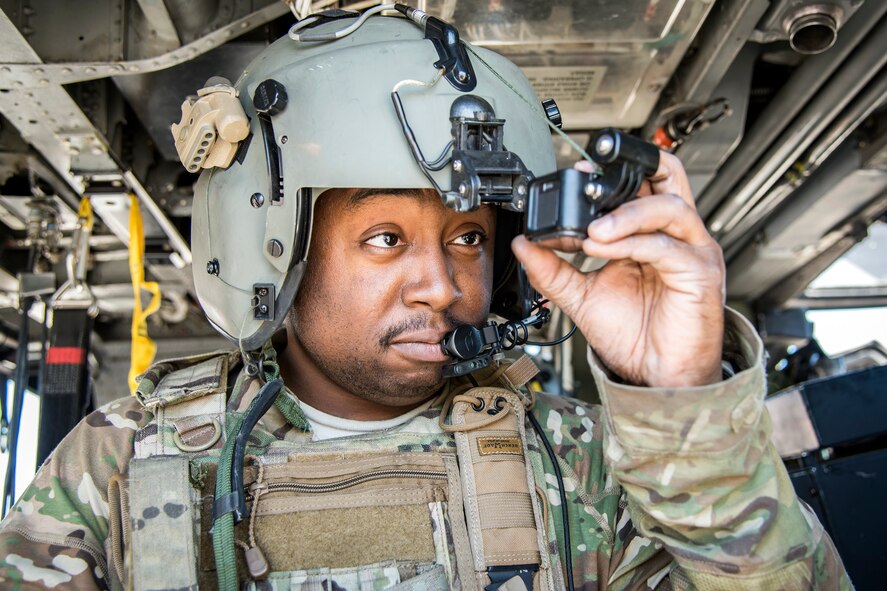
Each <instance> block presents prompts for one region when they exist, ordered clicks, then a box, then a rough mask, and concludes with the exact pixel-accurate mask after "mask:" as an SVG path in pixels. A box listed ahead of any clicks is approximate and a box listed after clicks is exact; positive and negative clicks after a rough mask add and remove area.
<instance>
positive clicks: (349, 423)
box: [299, 397, 439, 441]
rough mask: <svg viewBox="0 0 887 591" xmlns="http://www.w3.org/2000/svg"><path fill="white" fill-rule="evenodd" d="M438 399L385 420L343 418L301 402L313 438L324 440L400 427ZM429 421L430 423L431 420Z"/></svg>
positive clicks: (313, 439)
mask: <svg viewBox="0 0 887 591" xmlns="http://www.w3.org/2000/svg"><path fill="white" fill-rule="evenodd" d="M436 401H437V397H435V398H432V399H431V400H428V401H427V402H424V403H423V404H421V405H420V406H417V407H416V408H414V409H412V410H411V411H409V412H406V413H404V414H402V415H400V416H397V417H394V418H393V419H386V420H384V421H355V420H352V419H343V418H341V417H336V416H333V415H331V414H327V413H325V412H323V411H321V410H317V409H316V408H314V407H313V406H310V405H309V404H306V403H305V402H302V401H299V403H300V405H301V407H302V412H303V413H305V417H306V418H307V419H308V423H310V425H311V440H312V441H323V440H325V439H334V438H336V437H348V436H351V435H363V434H366V433H373V432H375V431H385V430H388V429H393V428H394V427H399V426H400V425H403V424H404V423H406V422H408V421H410V420H412V419H414V418H416V417H417V416H418V415H420V414H421V413H423V412H425V411H426V410H428V409H429V408H431V405H432V404H434V403H435V402H436ZM427 422H429V423H430V421H427ZM433 422H434V424H435V425H436V424H437V419H434V421H433ZM429 426H430V425H429ZM420 431H421V432H427V426H426V427H425V428H421V429H420ZM435 431H438V432H439V429H436V430H435Z"/></svg>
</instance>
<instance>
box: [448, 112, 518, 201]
mask: <svg viewBox="0 0 887 591" xmlns="http://www.w3.org/2000/svg"><path fill="white" fill-rule="evenodd" d="M450 122H451V123H452V133H453V156H452V176H451V179H452V182H451V184H450V188H451V190H450V191H449V192H448V193H446V194H445V195H444V199H445V204H446V206H447V207H450V208H452V209H455V210H456V211H471V210H473V209H477V208H478V207H480V205H481V203H495V204H497V205H501V206H502V207H504V208H505V209H508V210H510V211H516V212H520V211H523V209H524V204H525V198H526V195H527V185H528V184H529V182H530V180H531V179H532V178H533V175H532V173H531V172H530V171H529V170H527V167H526V166H524V163H523V162H522V161H521V159H520V157H519V156H518V155H517V154H515V153H513V152H510V151H508V150H507V149H506V148H505V145H504V143H503V132H504V126H505V120H504V119H497V118H496V114H495V112H494V111H493V107H492V106H491V105H490V104H489V103H488V102H487V101H485V100H484V99H482V98H480V97H478V96H474V95H464V96H460V97H459V98H457V99H456V100H455V101H453V105H452V107H451V108H450Z"/></svg>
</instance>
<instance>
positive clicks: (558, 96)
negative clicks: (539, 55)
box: [521, 66, 607, 112]
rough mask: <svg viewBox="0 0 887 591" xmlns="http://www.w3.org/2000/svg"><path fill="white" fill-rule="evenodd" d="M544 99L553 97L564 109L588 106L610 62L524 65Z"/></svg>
mask: <svg viewBox="0 0 887 591" xmlns="http://www.w3.org/2000/svg"><path fill="white" fill-rule="evenodd" d="M521 69H522V70H523V72H524V74H525V75H526V76H527V78H529V80H530V83H531V84H532V85H533V89H534V90H535V91H536V95H537V96H538V97H539V98H540V99H547V98H553V99H554V100H555V102H557V105H558V107H559V108H560V110H561V112H564V111H565V110H575V109H586V108H588V106H589V105H590V104H591V100H592V99H593V98H594V95H595V93H596V92H597V89H598V87H599V86H600V85H601V80H603V78H604V73H605V72H606V71H607V67H606V66H556V67H525V68H521Z"/></svg>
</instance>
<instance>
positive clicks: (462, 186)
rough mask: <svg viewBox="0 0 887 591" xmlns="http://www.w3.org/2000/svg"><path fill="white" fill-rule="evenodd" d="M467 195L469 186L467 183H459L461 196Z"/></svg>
mask: <svg viewBox="0 0 887 591" xmlns="http://www.w3.org/2000/svg"><path fill="white" fill-rule="evenodd" d="M466 193H468V185H466V184H465V183H459V194H460V195H465V194H466Z"/></svg>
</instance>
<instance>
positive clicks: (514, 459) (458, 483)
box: [109, 353, 564, 591]
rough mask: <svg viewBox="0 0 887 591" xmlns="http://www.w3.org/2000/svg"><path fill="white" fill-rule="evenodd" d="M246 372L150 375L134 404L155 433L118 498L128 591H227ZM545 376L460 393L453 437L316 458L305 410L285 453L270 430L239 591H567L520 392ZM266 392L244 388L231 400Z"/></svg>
mask: <svg viewBox="0 0 887 591" xmlns="http://www.w3.org/2000/svg"><path fill="white" fill-rule="evenodd" d="M237 362H238V360H237V354H236V353H232V354H225V355H214V356H203V357H198V358H192V359H190V360H187V361H184V362H183V361H179V362H178V363H173V364H167V365H166V367H164V365H163V364H160V365H158V366H155V368H152V370H149V373H150V372H152V371H153V372H155V374H154V375H151V376H150V377H151V381H150V382H148V387H147V388H140V396H139V397H140V400H141V402H142V404H143V405H144V406H145V408H147V409H148V410H150V411H151V412H152V413H153V415H154V419H153V421H152V422H151V423H150V424H149V425H147V426H146V427H144V428H143V429H141V430H140V431H138V432H137V434H136V436H135V444H134V456H133V459H132V461H131V462H130V464H129V471H128V480H127V481H122V480H121V481H118V482H116V483H112V487H111V494H110V495H109V496H110V497H111V498H110V499H109V504H110V507H111V519H110V530H111V531H110V540H111V542H110V546H111V548H110V552H109V554H110V555H109V558H111V559H113V564H114V570H116V574H117V577H118V578H119V580H120V584H121V586H122V587H124V588H133V589H146V590H149V589H150V590H156V589H198V588H200V589H213V588H216V581H217V578H216V571H215V569H216V564H215V558H214V555H213V545H212V539H211V531H210V530H211V527H212V523H213V516H212V505H213V493H214V484H215V479H216V474H215V472H216V467H217V464H218V458H219V453H220V448H221V445H222V434H223V433H224V426H225V422H226V419H227V416H229V415H227V412H226V407H230V406H231V404H230V403H229V397H228V394H227V390H228V384H227V379H228V373H229V369H232V368H234V367H235V364H236V363H237ZM535 373H536V369H535V366H533V364H532V362H531V361H530V360H529V358H524V359H522V360H520V361H518V362H516V363H514V364H512V365H511V366H508V367H502V368H500V370H499V371H497V372H491V375H487V376H486V377H485V379H481V380H480V381H479V383H480V385H479V386H474V387H469V386H467V385H462V384H455V383H453V384H450V385H449V386H448V388H451V389H452V391H451V392H450V394H449V395H447V396H445V400H446V402H445V404H444V408H443V409H441V410H440V414H441V416H442V417H443V419H441V420H440V423H439V427H440V428H443V430H444V432H443V433H441V432H440V430H441V429H440V428H437V426H438V417H430V416H426V414H427V413H425V414H423V415H420V416H419V417H416V418H415V419H412V420H411V421H409V422H408V423H406V424H405V425H400V426H398V427H396V428H394V429H391V430H388V431H383V432H375V433H372V434H367V435H359V436H353V437H345V438H338V439H331V440H325V441H319V442H313V441H311V435H310V432H308V430H307V421H305V420H304V415H300V411H298V407H297V406H296V405H293V406H294V409H295V411H296V416H288V417H287V419H288V421H289V423H290V424H296V426H298V427H301V428H300V429H292V428H288V429H287V430H286V435H285V436H284V437H283V438H282V439H281V438H280V437H279V436H278V435H279V434H276V433H272V432H268V431H267V430H265V429H264V427H262V426H261V424H260V427H259V428H257V429H255V430H254V432H253V433H252V434H251V436H250V444H249V447H248V454H249V455H248V456H247V462H248V463H247V466H246V467H245V470H244V473H245V477H244V486H245V487H246V490H247V493H246V494H247V512H248V516H247V517H246V518H245V519H243V521H241V522H240V523H239V524H238V525H237V526H236V528H235V540H236V544H237V546H238V547H239V549H238V551H237V553H236V555H237V558H236V560H237V562H238V565H237V571H238V574H239V577H240V583H241V585H240V586H241V589H250V590H252V589H261V590H275V591H276V590H290V589H299V590H310V591H313V590H315V589H316V590H318V591H321V590H322V591H331V590H333V589H342V590H346V591H357V590H364V589H373V590H375V589H392V590H396V591H417V590H428V591H437V590H445V589H465V590H470V591H481V590H487V591H493V590H495V589H502V590H504V591H523V590H525V589H526V590H530V589H533V590H546V591H553V590H555V589H563V588H564V582H563V574H562V571H561V566H560V559H559V556H558V554H557V552H558V551H557V547H558V544H557V538H556V533H557V532H555V528H554V520H553V518H552V516H551V515H550V511H549V510H548V505H547V500H546V498H545V495H544V493H543V490H544V471H543V463H542V456H541V453H542V452H541V451H540V450H541V449H543V447H542V445H541V444H540V442H539V441H538V439H537V436H536V434H535V433H534V432H533V431H532V429H530V428H528V427H527V425H528V422H527V419H526V412H527V411H526V408H527V406H528V404H527V403H528V400H527V397H526V395H524V394H522V393H520V391H519V387H520V386H522V385H523V384H524V383H526V382H527V381H529V379H531V378H532V376H533V375H534V374H535ZM151 384H156V386H155V387H153V388H151V387H150V385H151ZM260 385H261V384H260V383H259V380H258V379H255V378H246V376H245V374H243V373H242V372H241V374H240V377H239V378H238V383H237V384H236V385H235V387H234V390H233V392H232V393H231V396H230V399H231V400H232V401H234V402H235V403H236V401H237V400H239V399H244V398H248V397H250V396H251V395H254V394H255V392H256V391H257V390H258V388H259V386H260ZM300 417H301V421H302V422H301V423H300ZM537 483H538V484H537ZM109 562H110V560H109Z"/></svg>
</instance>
